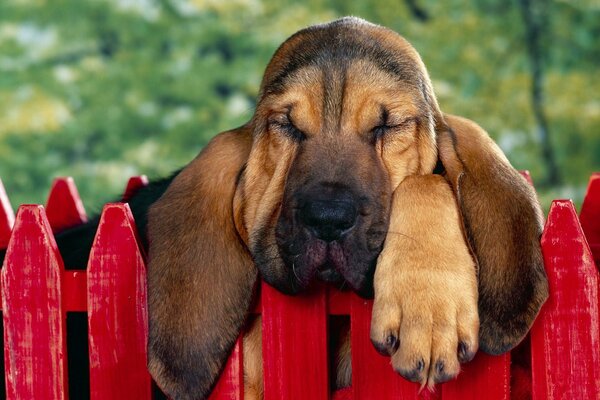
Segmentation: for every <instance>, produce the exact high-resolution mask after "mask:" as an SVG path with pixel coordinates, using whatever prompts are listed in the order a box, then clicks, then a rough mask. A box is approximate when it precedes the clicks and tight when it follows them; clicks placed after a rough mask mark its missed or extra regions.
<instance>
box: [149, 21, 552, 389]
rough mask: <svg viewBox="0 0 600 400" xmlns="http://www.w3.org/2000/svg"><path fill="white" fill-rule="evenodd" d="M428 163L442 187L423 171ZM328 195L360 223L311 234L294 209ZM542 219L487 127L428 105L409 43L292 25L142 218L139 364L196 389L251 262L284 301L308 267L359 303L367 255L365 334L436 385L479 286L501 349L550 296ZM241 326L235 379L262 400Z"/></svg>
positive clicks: (487, 345)
mask: <svg viewBox="0 0 600 400" xmlns="http://www.w3.org/2000/svg"><path fill="white" fill-rule="evenodd" d="M438 148H439V154H438ZM438 159H439V160H440V161H441V163H442V164H443V166H444V168H445V176H446V178H447V180H448V182H449V183H450V186H449V185H448V184H447V183H445V182H444V180H443V178H441V177H439V176H437V177H433V176H431V175H429V174H431V173H432V171H433V169H434V166H435V164H436V161H438ZM450 187H452V189H453V192H452V190H451V189H450ZM336 196H337V197H336ZM338 198H340V199H343V201H350V200H347V199H351V201H352V204H353V207H356V212H357V217H356V222H355V224H354V225H353V226H352V228H351V230H350V231H349V233H347V234H344V235H343V236H341V237H340V238H339V239H336V240H335V241H334V242H331V243H325V244H324V242H323V241H318V240H317V239H315V237H314V234H313V233H312V231H310V230H309V229H307V227H304V226H302V225H301V224H299V222H298V210H299V209H301V207H302V204H303V202H306V201H307V199H321V200H323V201H329V199H334V200H335V201H337V199H338ZM321 200H319V201H321ZM540 215H541V214H540V211H539V205H538V204H537V200H536V199H535V194H534V193H533V191H532V189H531V188H529V187H528V186H527V185H526V183H525V182H524V181H523V179H522V178H521V177H520V176H519V175H518V173H517V172H516V171H515V170H514V169H513V168H512V167H511V166H510V164H508V162H507V161H506V159H505V158H504V157H503V155H502V154H501V152H500V151H499V150H498V148H497V147H496V146H495V145H494V144H493V142H492V141H491V140H490V139H489V138H488V137H487V135H486V134H485V132H484V131H483V130H481V129H480V128H479V127H477V126H476V125H474V124H473V123H471V122H469V121H467V120H463V119H459V118H457V117H451V116H446V115H444V114H442V113H441V111H440V110H439V107H438V105H437V102H436V99H435V96H434V94H433V89H432V87H431V83H430V80H429V77H428V74H427V71H426V70H425V67H424V65H423V63H422V61H421V59H420V57H419V55H418V54H417V52H416V51H415V50H414V49H413V48H412V47H411V46H410V44H409V43H408V42H407V41H406V40H404V39H403V38H402V37H400V36H399V35H397V34H396V33H394V32H392V31H390V30H388V29H385V28H382V27H379V26H376V25H373V24H369V23H367V22H365V21H362V20H359V19H356V18H345V19H342V20H338V21H334V22H332V23H330V24H325V25H318V26H315V27H310V28H307V29H305V30H302V31H300V32H298V33H297V34H295V35H294V36H292V37H291V38H290V39H288V40H287V41H286V42H285V43H284V44H283V45H282V46H281V47H280V48H279V49H278V50H277V52H276V53H275V55H274V56H273V59H272V60H271V62H270V63H269V65H268V66H267V69H266V72H265V75H264V78H263V82H262V84H261V90H260V95H259V101H258V104H257V108H256V112H255V114H254V116H253V118H252V120H251V121H250V122H249V123H248V124H246V125H245V126H244V127H242V128H239V129H238V130H235V131H231V132H227V133H223V134H221V135H219V136H217V137H215V139H213V140H212V141H211V143H210V144H209V145H208V146H207V148H205V149H204V150H203V151H202V152H201V153H200V155H199V156H198V157H197V158H196V159H195V160H194V161H192V163H190V164H189V165H188V166H187V167H186V168H185V169H184V170H183V171H182V172H181V173H180V174H179V175H178V176H177V177H176V178H175V180H174V181H173V182H172V184H171V186H170V187H169V189H168V190H167V192H166V193H165V194H164V195H163V197H161V199H160V200H159V201H158V202H157V203H155V205H153V206H152V208H151V210H150V213H149V223H148V225H149V232H148V233H149V242H150V243H149V246H150V264H149V269H148V285H149V319H150V337H149V369H150V372H151V373H152V375H153V377H154V378H155V380H156V381H157V383H158V384H159V386H160V387H161V388H162V389H163V390H164V391H165V392H166V393H167V394H168V395H169V396H171V397H172V398H174V399H192V398H194V399H195V398H206V397H207V396H208V394H209V392H210V390H211V389H212V386H213V385H214V383H215V380H216V378H217V377H218V374H219V373H220V371H221V369H222V368H223V365H224V363H225V360H226V358H227V355H228V353H229V351H230V349H231V347H232V346H233V343H234V342H235V339H236V338H237V336H238V334H239V332H240V330H241V329H242V327H243V326H244V323H245V318H246V316H247V314H248V307H249V304H250V300H251V297H252V292H253V287H254V284H255V280H256V276H257V269H258V271H259V272H260V273H261V276H262V278H263V279H264V280H265V281H267V282H268V283H269V284H271V285H272V286H274V287H275V288H277V289H278V290H280V291H282V292H284V293H289V294H295V293H297V292H299V291H301V290H303V289H304V288H306V287H307V286H308V285H309V284H310V282H311V281H312V280H313V279H314V278H315V277H320V278H321V279H331V281H332V282H335V283H337V284H347V286H349V287H351V288H352V289H354V290H355V291H357V292H358V293H359V294H361V295H363V296H370V295H373V276H374V274H375V265H376V262H377V260H379V261H378V266H377V272H376V274H375V301H376V307H375V310H374V315H373V321H374V325H373V327H372V333H373V341H374V342H375V343H376V344H377V347H378V348H379V349H380V350H383V351H385V352H387V353H388V354H391V355H392V363H393V365H394V368H396V370H398V371H399V372H400V373H402V374H404V375H405V376H407V377H408V378H410V379H413V380H418V381H420V382H423V383H430V384H431V383H433V382H438V381H443V380H445V379H448V378H450V377H452V376H455V375H456V373H457V372H458V368H459V367H458V362H459V361H465V360H467V359H469V358H470V357H471V356H472V354H473V353H474V351H475V349H476V348H477V312H478V310H477V307H476V306H475V299H476V298H477V290H479V297H478V302H479V307H478V308H479V318H480V319H481V330H480V332H479V342H480V346H481V348H482V349H484V350H486V351H488V352H492V353H498V352H502V351H506V350H508V349H509V348H511V347H512V346H514V345H515V344H516V343H518V341H519V340H521V338H522V337H523V335H524V334H525V332H526V330H527V329H528V327H529V326H530V325H531V323H532V321H533V318H534V317H535V315H536V314H537V312H538V310H539V307H540V306H541V304H542V303H543V301H544V300H545V297H546V296H547V286H546V282H545V275H544V273H543V269H542V264H541V252H540V247H539V234H540V226H541V225H540ZM441 221H444V224H443V225H441V226H440V225H439V224H438V223H439V222H441ZM388 228H390V229H389V230H388ZM461 229H462V230H461ZM403 234H404V235H408V236H410V237H412V238H413V239H414V240H410V239H407V238H406V237H404V236H402V235H403ZM386 237H387V238H386ZM384 240H385V244H384ZM467 242H468V243H469V245H470V248H469V247H468V246H467V244H466V243H467ZM332 246H333V247H332ZM332 248H335V251H333V250H331V249H332ZM469 250H470V251H471V252H472V254H473V256H475V258H476V260H477V261H478V265H479V270H478V279H479V289H477V287H476V286H475V285H474V282H475V271H476V270H475V267H474V261H473V258H472V257H471V256H470V255H469ZM327 266H328V268H329V270H327V271H322V268H325V267H327ZM325 273H328V274H329V275H327V274H325ZM344 282H345V283H344ZM253 326H254V328H253V329H252V330H251V331H250V333H249V334H248V335H247V337H246V344H247V345H246V347H247V348H246V349H245V353H246V356H247V359H246V361H245V364H246V371H245V373H246V378H247V379H246V389H247V394H248V396H249V397H250V396H254V397H255V398H256V397H258V398H260V396H261V390H262V389H261V388H262V384H261V383H262V382H261V380H262V378H261V377H262V372H261V371H259V370H258V369H260V365H261V362H260V359H259V357H260V351H259V350H258V349H259V348H260V343H259V342H260V333H256V332H257V331H258V332H259V325H257V324H256V323H255V324H254V325H253ZM389 332H393V333H394V335H396V338H399V339H400V342H401V345H400V347H399V348H396V346H395V345H394V343H392V342H393V341H392V342H389V343H388V342H386V340H387V337H388V336H389V335H388V333H389ZM460 342H463V343H464V346H459V343H460ZM386 346H387V347H386ZM457 346H458V349H457ZM342 353H343V354H347V353H348V351H343V352H342ZM421 358H423V365H420V366H419V362H418V361H419V360H420V359H421ZM344 360H345V361H347V360H348V358H347V357H346V358H342V362H341V363H340V370H343V372H342V373H341V375H339V376H341V378H340V379H341V381H347V379H348V377H349V376H350V370H349V368H345V367H343V366H344V365H346V364H347V363H345V364H344V362H345V361H344ZM440 361H442V363H441V364H440ZM415 363H417V364H416V365H415ZM416 366H417V367H419V368H416V369H415V367H416ZM415 371H416V372H415ZM344 377H345V378H344Z"/></svg>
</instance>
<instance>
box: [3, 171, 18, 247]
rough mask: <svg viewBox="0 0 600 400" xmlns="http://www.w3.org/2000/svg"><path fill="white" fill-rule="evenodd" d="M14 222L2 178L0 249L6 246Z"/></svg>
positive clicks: (13, 215) (13, 214)
mask: <svg viewBox="0 0 600 400" xmlns="http://www.w3.org/2000/svg"><path fill="white" fill-rule="evenodd" d="M14 223H15V213H14V211H13V209H12V207H11V206H10V201H9V200H8V196H7V195H6V191H5V190H4V185H3V184H2V180H0V249H5V248H6V247H7V246H8V239H9V238H10V232H11V231H12V227H13V225H14Z"/></svg>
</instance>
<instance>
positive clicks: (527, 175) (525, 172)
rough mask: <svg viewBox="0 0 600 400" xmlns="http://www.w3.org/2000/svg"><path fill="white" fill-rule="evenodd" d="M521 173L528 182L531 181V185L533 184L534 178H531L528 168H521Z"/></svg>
mask: <svg viewBox="0 0 600 400" xmlns="http://www.w3.org/2000/svg"><path fill="white" fill-rule="evenodd" d="M519 173H520V174H521V176H522V177H523V178H525V180H526V181H527V182H529V184H530V185H531V186H533V179H531V174H530V173H529V170H528V169H524V170H521V171H519Z"/></svg>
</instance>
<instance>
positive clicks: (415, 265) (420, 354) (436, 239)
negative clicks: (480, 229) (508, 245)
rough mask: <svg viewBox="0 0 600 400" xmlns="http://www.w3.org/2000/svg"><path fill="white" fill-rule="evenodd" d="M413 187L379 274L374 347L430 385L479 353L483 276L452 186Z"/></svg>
mask: <svg viewBox="0 0 600 400" xmlns="http://www.w3.org/2000/svg"><path fill="white" fill-rule="evenodd" d="M407 181H408V182H406V181H405V182H403V184H402V185H401V186H400V189H404V190H403V191H402V192H399V193H397V194H395V198H394V205H393V209H392V220H391V223H390V230H389V233H388V237H387V239H386V245H385V248H384V250H383V251H382V253H381V254H380V256H379V260H378V263H377V269H376V271H375V281H374V284H375V302H374V306H373V315H372V322H371V341H372V342H373V345H374V346H375V347H376V348H377V350H378V351H379V352H380V353H382V354H384V355H388V356H391V358H392V359H391V360H392V365H393V368H394V369H395V370H396V371H397V372H398V373H399V374H401V375H402V376H403V377H405V378H406V379H408V380H410V381H414V382H419V383H421V385H422V386H424V385H428V386H430V387H431V386H433V385H434V384H436V383H441V382H445V381H448V380H450V379H452V378H454V377H456V376H457V375H458V373H459V371H460V363H462V362H467V361H470V360H471V359H472V358H473V356H474V355H475V353H476V351H477V348H478V333H479V317H478V312H477V279H476V270H475V264H474V261H473V259H472V257H471V255H470V253H469V250H468V247H467V245H466V243H465V240H464V238H463V235H462V231H461V226H460V224H459V216H458V210H457V209H456V205H455V202H454V198H453V195H452V193H451V191H450V188H449V187H448V185H447V183H446V182H445V181H443V179H442V178H441V177H439V178H433V179H430V178H425V177H415V178H410V179H407Z"/></svg>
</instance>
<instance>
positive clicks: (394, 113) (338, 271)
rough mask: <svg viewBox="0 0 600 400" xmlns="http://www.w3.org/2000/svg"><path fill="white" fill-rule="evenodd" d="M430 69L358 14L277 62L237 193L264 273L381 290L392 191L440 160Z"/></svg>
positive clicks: (295, 44)
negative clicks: (377, 274)
mask: <svg viewBox="0 0 600 400" xmlns="http://www.w3.org/2000/svg"><path fill="white" fill-rule="evenodd" d="M432 99H433V97H432V96H431V89H430V84H429V78H428V76H427V73H426V72H425V69H424V68H423V66H422V63H421V60H420V58H419V56H418V55H417V53H416V52H415V51H414V49H413V48H412V47H411V46H410V45H409V44H408V43H407V42H406V41H405V40H404V39H402V38H401V37H400V36H399V35H397V34H396V33H394V32H392V31H389V30H387V29H385V28H382V27H378V26H375V25H371V24H368V23H366V22H364V21H361V20H357V19H352V18H348V19H343V20H340V21H337V22H336V23H333V24H327V25H321V26H316V27H312V28H309V29H306V30H304V31H301V32H299V33H297V34H296V35H294V36H293V37H292V38H290V39H289V40H288V41H287V42H286V43H284V44H283V45H282V46H281V47H280V48H279V50H278V51H277V52H276V54H275V56H274V57H273V60H272V61H271V63H270V64H269V66H268V67H267V72H266V73H265V78H264V81H263V85H262V88H261V96H260V101H259V104H258V107H257V111H256V114H255V117H254V119H253V121H252V124H253V127H254V129H253V130H254V132H253V135H254V139H253V147H252V150H251V155H250V157H249V161H248V164H247V166H246V169H245V171H244V172H243V175H242V177H241V181H240V185H239V186H238V188H239V189H238V194H237V195H236V198H237V199H238V202H239V203H240V204H239V206H240V207H241V208H242V211H241V215H242V220H243V221H240V222H239V223H238V227H239V229H240V230H241V231H243V232H246V235H242V236H247V238H248V239H247V245H248V247H249V249H250V251H251V253H252V255H253V257H254V261H255V263H256V265H257V267H258V268H259V270H260V271H261V273H262V276H263V277H264V279H265V280H267V281H268V282H269V283H270V284H272V285H273V286H275V287H276V288H277V289H279V290H281V291H283V292H286V293H296V292H298V291H299V290H301V289H304V288H306V287H307V286H308V285H309V283H310V282H311V279H312V278H313V277H315V276H317V277H318V278H320V279H322V280H325V281H330V282H335V283H338V284H345V283H346V284H348V286H350V287H351V288H352V289H354V290H356V291H357V292H358V293H359V294H362V295H364V296H369V295H370V294H371V292H372V275H373V271H374V267H375V261H376V259H377V256H378V255H379V253H380V252H381V250H382V247H383V241H384V238H385V235H386V234H387V228H388V222H389V221H388V219H389V211H390V210H389V208H390V199H391V193H392V191H393V190H394V188H395V187H396V186H397V185H398V184H399V183H400V182H401V181H402V180H403V179H404V178H405V177H406V176H408V175H413V174H424V173H430V172H431V171H432V170H433V168H434V165H435V160H436V156H437V154H436V150H435V130H434V125H435V118H436V117H438V115H437V114H438V113H439V111H438V110H437V106H436V105H435V103H434V100H432Z"/></svg>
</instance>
